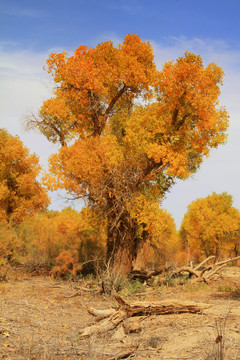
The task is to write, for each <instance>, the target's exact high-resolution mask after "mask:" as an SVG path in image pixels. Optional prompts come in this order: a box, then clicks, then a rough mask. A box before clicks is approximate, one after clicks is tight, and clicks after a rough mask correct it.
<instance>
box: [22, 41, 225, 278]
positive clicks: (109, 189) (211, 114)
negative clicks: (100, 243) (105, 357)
mask: <svg viewBox="0 0 240 360" xmlns="http://www.w3.org/2000/svg"><path fill="white" fill-rule="evenodd" d="M47 64H48V68H47V71H48V72H49V73H50V74H51V75H52V76H53V80H54V82H55V85H56V87H55V89H54V93H53V97H52V98H50V99H48V100H46V101H44V103H43V105H42V107H41V109H40V111H39V117H33V118H32V119H30V120H29V121H28V127H30V128H34V127H35V128H38V129H39V130H40V131H41V132H42V133H43V134H44V135H45V136H46V137H47V138H48V140H49V141H52V142H54V143H56V142H58V143H59V144H61V146H62V147H61V148H60V150H59V151H58V153H56V154H54V155H52V156H51V158H50V171H51V175H52V176H51V177H50V178H49V180H48V184H49V187H50V188H51V189H57V188H64V189H66V190H67V191H68V192H69V193H70V194H72V195H73V197H74V198H84V199H85V201H86V202H87V203H88V205H90V206H95V207H98V208H99V209H100V210H101V211H103V212H104V213H105V214H107V219H108V241H107V248H108V251H107V253H108V254H107V256H108V259H112V262H113V266H114V268H115V269H117V271H120V272H126V271H129V270H130V268H131V264H132V261H133V260H134V258H135V257H136V254H137V248H138V247H139V246H140V244H141V243H142V242H144V240H145V238H146V237H149V236H151V225H150V224H151V223H153V222H154V219H157V216H156V211H157V210H156V209H157V207H158V206H159V201H161V199H162V198H163V196H164V195H165V193H166V192H167V191H168V190H169V188H170V187H171V186H172V185H173V183H174V181H175V179H177V178H179V179H186V178H188V177H189V176H191V175H192V174H193V173H195V172H196V171H197V169H198V168H199V166H200V164H201V162H202V161H203V158H204V157H205V156H207V155H208V154H209V151H210V149H211V148H213V147H217V146H218V145H219V144H223V143H224V141H225V139H226V129H227V127H228V114H227V112H226V110H225V109H224V108H221V107H218V99H219V95H220V85H221V84H222V78H223V71H222V69H221V68H220V67H219V66H217V65H216V64H214V63H212V64H209V65H208V66H206V67H205V66H204V65H203V61H202V59H201V57H200V56H198V55H194V54H192V53H189V52H186V53H185V54H184V56H183V57H180V58H178V59H177V60H176V61H175V62H174V61H170V62H168V63H166V64H165V65H164V67H163V69H162V70H157V68H156V65H155V62H154V56H153V49H152V46H151V45H150V43H149V42H143V41H142V40H141V39H140V37H139V36H138V35H127V36H126V37H125V40H124V42H123V43H122V44H119V46H117V47H114V46H113V43H112V42H111V41H108V42H104V43H100V44H98V45H97V46H96V47H95V48H89V49H88V48H87V47H86V46H82V45H81V46H80V47H79V48H78V49H77V50H76V51H75V53H74V55H72V56H68V55H67V54H66V53H65V52H61V53H53V54H51V55H50V56H49V58H48V60H47ZM146 214H147V216H146ZM150 218H151V221H149V219H150ZM139 229H140V230H141V231H140V230H139ZM140 232H141V233H140Z"/></svg>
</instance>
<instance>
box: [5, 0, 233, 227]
mask: <svg viewBox="0 0 240 360" xmlns="http://www.w3.org/2000/svg"><path fill="white" fill-rule="evenodd" d="M239 14H240V1H239V0H201V1H194V0H191V1H190V0H149V1H145V0H128V1H127V0H118V1H117V0H98V1H97V0H68V1H66V0H58V1H56V0H48V1H46V0H39V1H33V0H0V34H1V35H0V79H1V80H0V81H1V82H0V126H1V127H5V128H6V129H8V130H9V132H10V133H12V134H13V135H19V136H20V138H21V139H22V141H23V142H24V144H25V145H26V146H27V147H29V148H30V151H31V152H36V153H37V154H38V155H39V157H40V162H41V164H42V165H43V166H44V167H45V168H46V167H47V158H48V156H49V154H50V153H52V152H54V151H56V150H57V148H56V147H55V146H54V145H51V144H49V143H48V142H47V141H46V140H45V138H43V137H42V136H41V135H38V134H34V133H31V134H29V133H28V134H26V133H25V132H24V130H23V126H22V120H23V118H24V117H25V116H26V115H27V114H28V113H30V112H37V109H38V108H39V107H40V105H41V103H42V101H43V99H46V98H47V97H49V96H50V94H51V88H52V84H51V81H50V79H49V77H48V75H47V74H46V73H45V72H44V71H43V70H42V68H43V66H44V64H45V61H46V59H47V57H48V54H49V53H50V52H52V51H62V50H65V51H68V52H72V51H74V50H75V48H76V47H78V46H79V45H80V44H84V45H88V46H90V47H93V46H95V45H96V44H97V43H99V42H102V41H107V40H113V41H114V43H115V44H116V45H117V44H118V43H119V42H122V41H123V38H124V36H125V35H126V34H128V33H137V34H138V35H140V36H141V38H142V39H143V40H149V41H150V42H151V43H152V45H153V47H154V51H155V57H156V58H155V61H156V63H157V65H158V67H159V69H160V68H161V66H162V65H163V63H164V62H166V61H169V60H174V59H175V58H176V57H178V56H181V55H183V53H184V52H185V51H186V50H188V51H192V52H194V53H197V54H200V55H202V57H203V60H204V63H206V64H207V63H209V62H212V61H214V62H216V63H217V64H218V65H220V66H222V68H223V70H224V72H225V80H224V86H223V87H222V96H221V101H220V102H221V105H225V106H226V108H227V110H228V111H229V114H230V128H229V138H228V143H227V145H225V146H221V147H220V148H219V149H217V150H214V151H212V153H211V156H210V158H208V159H206V160H205V162H204V163H203V165H202V167H201V169H200V171H199V172H198V173H197V174H195V175H194V177H193V178H192V179H189V180H187V181H184V182H178V183H177V184H176V185H175V186H174V188H173V189H172V191H171V193H169V194H168V196H167V198H166V200H165V201H164V203H163V206H164V207H165V208H166V209H167V210H168V211H169V212H170V213H171V214H172V215H173V217H174V218H175V220H176V223H177V225H178V226H179V225H180V223H181V220H182V218H183V215H184V213H185V211H186V207H187V205H188V204H190V203H191V202H192V201H193V200H194V199H196V198H198V197H205V196H207V195H209V194H210V193H211V192H212V191H216V192H223V191H227V192H228V193H229V194H232V195H233V198H234V205H235V206H236V207H237V208H239V209H240V191H239V186H238V179H239V178H240V163H239V155H240V142H239V133H240V121H239V115H240V91H239V83H240V25H239V19H238V17H239ZM64 206H66V204H65V203H64V201H63V200H61V199H60V198H59V197H58V196H57V195H56V194H54V195H53V201H52V205H51V207H52V208H54V209H60V208H62V207H64ZM79 206H80V205H78V204H76V207H77V208H78V207H79Z"/></svg>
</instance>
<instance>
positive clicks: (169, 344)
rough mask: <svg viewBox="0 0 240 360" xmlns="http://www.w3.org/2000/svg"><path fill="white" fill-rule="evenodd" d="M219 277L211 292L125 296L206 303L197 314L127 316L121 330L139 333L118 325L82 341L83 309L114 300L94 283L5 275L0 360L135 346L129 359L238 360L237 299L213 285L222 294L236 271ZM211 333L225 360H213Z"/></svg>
mask: <svg viewBox="0 0 240 360" xmlns="http://www.w3.org/2000/svg"><path fill="white" fill-rule="evenodd" d="M225 274H226V280H224V279H220V280H219V281H216V282H213V283H211V284H210V285H209V286H206V285H201V284H199V285H196V286H189V285H184V286H177V287H166V286H164V287H160V288H157V289H155V290H156V291H152V290H153V289H151V291H146V292H145V293H142V294H141V295H138V296H137V295H130V294H129V295H128V296H129V297H132V299H136V297H137V299H141V300H146V301H151V300H164V299H176V298H177V299H178V300H186V299H187V300H192V301H199V302H207V303H209V304H211V305H212V307H211V308H209V309H206V310H204V312H203V313H202V314H200V315H197V314H179V315H176V314H175V315H166V316H150V317H147V316H146V317H136V318H129V319H127V320H126V323H125V327H127V326H130V325H131V323H132V322H136V321H137V322H138V323H141V328H142V330H141V331H140V332H138V333H134V332H133V333H127V332H126V330H124V329H123V328H122V329H121V327H120V328H119V329H116V330H114V331H111V332H109V333H107V334H104V335H101V336H94V337H93V336H92V337H90V338H89V339H83V340H80V338H79V330H80V329H81V328H83V327H85V326H86V325H89V324H91V322H93V319H92V317H91V315H89V314H88V312H87V308H88V307H89V306H92V307H95V308H99V309H103V308H109V307H111V306H115V305H116V304H115V301H114V300H113V298H112V297H111V296H108V295H98V294H97V291H95V290H94V287H95V284H94V282H90V281H88V282H84V280H81V281H80V282H78V283H76V282H71V281H65V282H64V281H62V280H53V279H51V278H49V277H44V276H38V277H37V276H33V277H31V276H29V275H27V274H24V273H21V272H19V271H18V270H10V271H9V272H8V274H7V280H8V281H7V282H6V281H2V282H1V283H0V359H8V360H10V359H12V360H27V359H32V360H37V359H41V360H67V359H68V360H77V359H78V360H80V359H81V360H83V359H91V360H93V359H95V360H101V359H102V360H107V359H110V358H111V357H112V355H113V354H117V353H121V351H122V349H124V348H126V347H129V346H134V345H137V344H139V347H138V349H137V350H136V351H135V352H134V355H132V357H131V359H139V360H143V359H160V360H161V359H162V360H172V359H178V360H183V359H191V360H223V359H224V360H236V359H238V357H239V358H240V351H239V347H238V345H239V344H240V305H239V304H240V303H239V300H240V299H239V298H238V299H236V298H234V297H232V296H231V294H230V293H229V292H228V293H226V292H223V291H219V287H222V288H224V287H225V286H227V284H228V283H229V281H230V280H231V281H234V282H235V283H238V282H239V278H240V268H227V269H226V270H225ZM79 288H83V289H84V290H82V291H81V290H79ZM87 289H88V291H87ZM73 294H78V295H77V296H72V295H73ZM229 309H231V311H230V313H229V314H228V316H227V318H226V321H225V323H223V322H222V321H223V319H224V318H225V317H226V314H227V313H228V312H229ZM221 319H222V320H221ZM216 321H217V323H216ZM218 333H219V334H218ZM217 334H218V335H221V336H222V338H223V339H224V353H223V356H224V357H220V356H221V355H217V356H218V357H215V358H214V357H211V356H213V355H214V349H215V350H216V345H218V344H219V342H218V343H216V338H217ZM222 344H223V342H220V344H219V346H220V345H222ZM211 351H212V352H211ZM219 354H221V351H219ZM215 355H216V351H215ZM207 356H208V357H207Z"/></svg>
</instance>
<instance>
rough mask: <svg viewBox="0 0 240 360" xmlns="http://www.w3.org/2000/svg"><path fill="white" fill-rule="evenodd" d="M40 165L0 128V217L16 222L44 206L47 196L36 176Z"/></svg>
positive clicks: (21, 145)
mask: <svg viewBox="0 0 240 360" xmlns="http://www.w3.org/2000/svg"><path fill="white" fill-rule="evenodd" d="M39 172H40V166H39V163H38V158H37V156H36V155H34V154H33V155H30V154H29V151H28V149H27V148H26V147H24V146H23V143H22V141H21V140H20V139H19V138H18V137H17V136H16V137H14V136H12V135H10V134H9V133H8V132H7V131H6V130H4V129H0V220H5V221H8V222H10V221H13V222H14V223H19V222H21V221H22V220H23V218H24V217H25V216H28V215H31V214H34V213H36V212H38V211H40V210H43V209H44V208H46V206H47V205H48V204H49V198H48V195H47V192H46V190H45V189H44V187H43V186H42V185H41V184H40V183H39V182H38V181H37V180H36V178H37V176H38V174H39Z"/></svg>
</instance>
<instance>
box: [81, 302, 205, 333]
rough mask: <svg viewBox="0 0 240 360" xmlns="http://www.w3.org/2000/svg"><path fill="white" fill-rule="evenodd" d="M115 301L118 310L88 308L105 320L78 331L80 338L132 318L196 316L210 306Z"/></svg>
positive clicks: (201, 304)
mask: <svg viewBox="0 0 240 360" xmlns="http://www.w3.org/2000/svg"><path fill="white" fill-rule="evenodd" d="M115 299H116V301H117V303H118V304H119V309H118V310H117V311H116V310H114V309H107V310H96V309H93V308H90V309H89V310H88V312H89V313H90V314H93V315H94V316H104V318H105V320H104V321H101V320H102V319H100V321H101V322H99V323H98V324H94V325H92V326H88V327H86V328H85V329H83V330H81V331H80V336H81V337H86V336H91V335H93V334H100V333H104V332H107V331H109V330H113V329H114V328H116V327H117V326H118V325H119V324H120V323H122V322H123V321H124V320H125V319H127V318H129V317H132V316H142V315H145V316H150V315H166V314H181V313H192V314H197V313H199V312H201V311H202V310H203V309H206V308H208V307H210V306H211V305H208V304H203V303H193V302H186V301H184V302H181V303H180V302H178V301H174V300H169V301H157V302H152V303H149V302H145V301H144V302H134V303H132V304H128V303H127V302H126V301H125V300H124V299H123V298H121V296H119V295H115Z"/></svg>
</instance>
